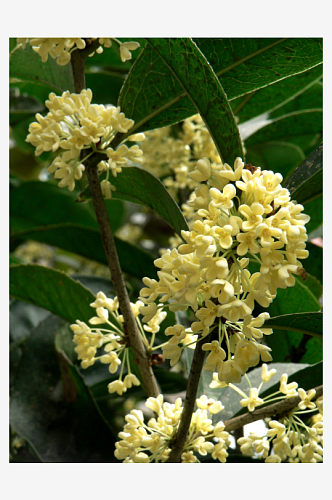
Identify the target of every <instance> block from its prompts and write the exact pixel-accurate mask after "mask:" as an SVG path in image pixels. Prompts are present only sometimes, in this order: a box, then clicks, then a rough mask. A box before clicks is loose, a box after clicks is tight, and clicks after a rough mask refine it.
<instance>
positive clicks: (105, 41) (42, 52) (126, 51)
mask: <svg viewBox="0 0 332 500" xmlns="http://www.w3.org/2000/svg"><path fill="white" fill-rule="evenodd" d="M96 40H98V43H99V44H100V45H99V46H98V47H97V49H96V51H95V52H96V53H97V54H101V53H102V52H103V47H106V48H109V47H111V46H112V41H114V42H116V43H117V44H118V45H119V46H120V57H121V61H122V62H125V61H128V60H130V59H131V57H132V55H131V52H130V51H131V50H136V49H137V48H138V47H139V46H140V45H139V43H138V42H124V43H122V42H120V40H117V39H116V38H17V43H18V44H21V45H22V47H23V49H25V48H26V46H27V43H28V44H30V45H31V47H32V48H33V50H34V51H35V52H36V53H37V54H38V55H39V56H40V57H41V58H42V61H43V62H46V61H47V60H48V56H51V57H52V59H56V62H57V63H58V64H59V65H60V66H66V65H67V64H68V63H69V62H70V59H71V54H72V52H73V50H77V49H79V50H83V49H85V48H86V47H87V46H88V45H90V44H91V43H92V42H94V41H96ZM95 52H92V53H91V54H89V56H90V57H91V56H93V55H94V53H95Z"/></svg>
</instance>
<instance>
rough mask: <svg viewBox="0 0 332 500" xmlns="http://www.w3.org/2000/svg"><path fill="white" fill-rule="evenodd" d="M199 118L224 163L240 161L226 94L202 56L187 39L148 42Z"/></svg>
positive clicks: (237, 142) (239, 141)
mask: <svg viewBox="0 0 332 500" xmlns="http://www.w3.org/2000/svg"><path fill="white" fill-rule="evenodd" d="M147 42H148V43H149V44H150V45H151V46H152V47H153V48H154V50H155V51H156V52H157V53H158V54H159V55H160V57H161V58H162V59H163V61H164V62H165V63H166V65H167V67H168V68H169V69H170V70H171V72H172V73H173V74H174V76H175V78H176V79H177V80H178V82H179V83H180V85H181V86H182V87H183V89H184V90H185V92H186V94H187V96H188V97H189V99H190V100H191V102H192V104H193V105H194V106H195V109H196V111H197V112H198V113H199V114H200V115H201V117H202V119H203V120H204V123H205V125H206V127H207V129H208V130H209V132H210V135H211V137H212V139H213V142H214V144H215V146H216V148H217V150H218V153H219V155H220V157H221V159H222V160H223V161H224V162H227V163H229V164H230V165H233V163H234V160H235V158H236V157H238V156H239V157H241V158H242V157H243V149H242V143H241V139H240V135H239V130H238V128H237V125H236V123H235V119H234V115H233V112H232V109H231V107H230V105H229V103H228V100H227V97H226V94H225V92H224V90H223V88H222V86H221V84H220V82H219V80H218V78H217V77H216V75H215V73H214V72H213V70H212V68H211V66H210V64H209V63H208V61H207V60H206V58H205V56H204V55H203V54H202V52H201V51H200V50H199V48H198V47H197V45H196V44H195V43H194V42H193V41H192V40H190V39H186V38H176V39H174V38H166V39H163V38H147Z"/></svg>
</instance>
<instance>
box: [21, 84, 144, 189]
mask: <svg viewBox="0 0 332 500" xmlns="http://www.w3.org/2000/svg"><path fill="white" fill-rule="evenodd" d="M91 100H92V92H91V90H90V89H87V90H82V91H81V93H80V94H71V93H70V92H69V91H66V92H63V94H62V95H61V96H56V95H55V94H54V93H51V94H50V95H49V100H47V101H46V103H45V105H46V107H47V108H48V109H49V113H48V114H47V115H46V116H45V117H44V116H42V115H40V114H39V113H37V114H36V118H37V122H34V123H32V124H31V125H30V127H29V135H28V137H27V139H26V141H27V142H30V143H31V144H32V145H33V146H34V147H35V148H36V151H35V154H36V156H38V155H41V154H42V153H43V152H45V151H52V152H55V151H58V150H60V151H61V153H60V154H59V156H57V157H56V158H55V159H54V160H53V162H52V164H51V165H50V166H49V168H48V171H49V172H50V173H54V177H55V178H56V179H61V180H60V182H59V187H66V186H68V189H69V190H70V191H73V190H74V188H75V180H79V179H81V178H82V175H83V172H84V169H85V167H84V165H83V164H82V163H81V152H82V151H83V150H84V153H85V157H84V159H85V160H86V159H88V157H89V156H91V155H92V154H93V153H96V152H98V153H103V154H105V158H106V159H105V160H102V161H100V162H99V164H98V170H99V171H100V172H103V171H106V178H105V179H104V180H103V181H102V182H101V188H102V192H103V195H104V196H105V197H106V198H111V196H112V190H113V191H114V190H115V187H114V186H112V185H111V183H110V182H109V173H110V172H111V173H112V175H113V176H114V177H116V176H117V174H118V173H119V172H121V171H122V168H123V167H124V166H126V165H128V164H130V162H139V163H140V162H142V158H141V156H142V154H143V153H142V151H141V150H140V148H139V147H138V145H134V146H131V147H130V148H128V147H127V146H126V145H125V144H121V145H120V146H119V147H118V148H117V149H116V150H114V149H113V148H112V147H110V144H111V142H112V140H113V139H114V137H115V136H116V134H117V133H118V132H120V133H127V132H128V131H129V130H130V129H131V128H132V126H133V125H134V121H133V120H130V119H128V118H126V117H125V115H124V113H121V110H120V108H119V107H115V106H104V105H98V104H91ZM143 139H144V134H136V135H133V136H130V137H129V138H128V139H127V140H131V141H141V140H143Z"/></svg>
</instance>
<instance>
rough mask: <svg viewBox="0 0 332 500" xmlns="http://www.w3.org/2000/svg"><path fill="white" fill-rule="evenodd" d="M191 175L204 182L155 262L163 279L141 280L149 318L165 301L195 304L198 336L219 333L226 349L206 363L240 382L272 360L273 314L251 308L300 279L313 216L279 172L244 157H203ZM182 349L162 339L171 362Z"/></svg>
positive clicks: (183, 307) (181, 307) (174, 305)
mask: <svg viewBox="0 0 332 500" xmlns="http://www.w3.org/2000/svg"><path fill="white" fill-rule="evenodd" d="M188 176H189V177H190V178H192V179H193V180H195V181H196V182H199V183H200V184H199V185H198V186H197V187H196V189H195V191H194V192H193V193H192V194H191V196H190V199H189V201H188V202H187V207H189V208H190V209H191V212H190V220H189V221H188V222H189V230H183V231H182V232H181V235H182V240H183V241H181V242H179V244H178V246H177V247H175V248H173V249H172V250H166V251H164V252H163V255H162V256H161V258H159V259H157V260H156V261H155V265H156V267H157V268H159V270H158V272H157V274H158V280H156V279H155V280H150V279H149V278H144V279H143V282H144V284H145V285H146V287H145V288H143V289H142V291H141V293H140V300H142V302H143V303H144V306H142V308H141V312H142V314H144V316H145V318H144V319H143V321H146V318H147V317H149V314H148V311H150V310H151V314H153V313H155V307H157V308H158V307H160V305H161V304H162V306H163V307H166V308H169V309H170V310H171V311H175V312H176V311H187V310H188V309H190V310H191V311H192V312H193V313H194V314H195V317H196V318H195V320H194V321H192V323H191V325H190V330H191V332H192V333H193V334H195V335H197V341H198V340H201V339H202V337H204V336H206V335H208V334H209V333H211V332H215V333H216V334H218V340H217V342H218V344H219V347H220V348H222V349H223V352H225V354H226V356H225V358H224V359H223V360H222V359H220V358H219V359H218V362H217V363H215V362H213V363H212V362H210V361H209V362H208V363H207V364H206V369H209V370H214V369H215V368H216V369H217V372H218V377H219V380H220V381H221V382H222V381H224V382H226V383H231V382H235V383H238V382H240V381H241V377H242V376H243V375H244V374H245V373H246V371H247V370H248V368H250V367H252V366H256V365H257V364H258V363H259V362H260V360H262V361H263V362H268V361H271V359H272V357H271V354H270V351H271V349H270V348H268V347H267V346H266V345H265V344H264V336H265V335H271V334H272V329H270V328H264V321H265V320H266V319H268V318H269V315H268V313H262V314H260V315H259V317H258V318H254V317H253V316H252V312H253V310H254V307H255V304H256V303H257V304H259V305H260V306H261V307H264V308H267V307H268V306H269V305H270V304H271V303H272V301H273V300H274V298H275V297H276V295H277V291H278V289H279V288H287V287H290V286H294V284H295V276H297V275H299V274H301V270H302V269H303V268H302V264H301V262H300V259H305V258H307V257H308V252H307V250H306V249H305V241H306V239H307V235H306V229H305V224H306V223H307V222H308V221H309V217H308V216H307V215H305V214H303V213H302V211H303V206H302V205H299V204H297V202H296V201H292V200H291V198H290V193H289V191H288V190H287V189H285V188H283V187H282V185H281V182H282V176H281V174H278V173H274V172H272V171H268V170H263V171H262V170H261V169H260V168H257V167H252V166H251V165H250V166H248V167H247V166H245V165H244V163H243V161H242V160H241V158H236V160H235V162H234V167H233V168H232V167H231V166H230V165H227V164H224V163H222V162H219V163H211V161H210V159H209V158H207V157H204V158H201V159H199V160H198V161H197V164H196V167H195V169H194V170H193V171H192V172H191V173H189V174H188ZM288 259H289V260H288ZM250 261H253V263H254V264H255V265H256V266H257V268H256V269H255V272H252V271H251V269H252V267H253V265H254V264H253V263H251V262H250ZM158 301H159V305H157V304H156V302H158ZM153 304H156V305H155V306H154V305H153ZM189 317H190V316H189ZM202 345H203V346H204V340H203V341H202ZM181 350H182V349H181V348H180V349H179V348H178V345H177V346H175V345H174V344H173V345H172V344H169V345H167V344H166V345H163V351H164V352H167V355H168V356H171V359H172V363H173V364H175V363H176V362H177V361H178V360H179V359H180V355H181V352H180V351H181ZM210 359H211V358H210ZM213 365H214V367H213V368H212V366H213Z"/></svg>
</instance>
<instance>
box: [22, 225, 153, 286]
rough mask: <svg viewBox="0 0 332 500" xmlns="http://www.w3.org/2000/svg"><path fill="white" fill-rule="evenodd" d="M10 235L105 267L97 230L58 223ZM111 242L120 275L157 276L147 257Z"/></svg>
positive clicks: (122, 244) (151, 261)
mask: <svg viewBox="0 0 332 500" xmlns="http://www.w3.org/2000/svg"><path fill="white" fill-rule="evenodd" d="M13 235H15V236H16V237H18V238H22V239H24V240H34V241H39V242H40V243H46V244H48V245H53V246H57V247H59V248H62V249H63V250H67V251H68V252H72V253H76V254H78V255H81V256H83V257H86V258H87V259H91V260H94V261H96V262H100V263H101V264H104V265H107V259H106V256H105V251H104V247H103V244H102V241H101V237H100V233H99V230H98V229H93V228H88V227H83V226H79V225H78V224H76V225H74V224H59V225H49V226H46V227H40V228H37V229H35V230H26V231H21V232H17V233H15V234H13ZM114 241H115V246H116V249H117V252H118V256H119V261H120V265H121V268H122V271H123V272H125V273H128V274H129V275H131V276H135V277H136V278H139V279H142V278H144V277H145V276H149V277H151V278H156V277H157V270H156V268H155V267H154V264H153V261H154V258H153V257H152V255H151V254H149V253H148V252H146V251H145V250H142V249H141V248H138V247H136V246H134V245H131V244H130V243H127V242H126V241H123V240H120V238H117V237H114Z"/></svg>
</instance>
